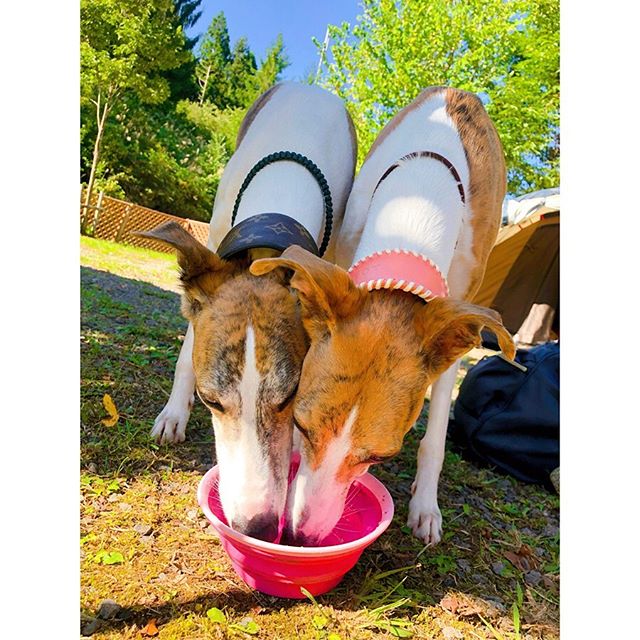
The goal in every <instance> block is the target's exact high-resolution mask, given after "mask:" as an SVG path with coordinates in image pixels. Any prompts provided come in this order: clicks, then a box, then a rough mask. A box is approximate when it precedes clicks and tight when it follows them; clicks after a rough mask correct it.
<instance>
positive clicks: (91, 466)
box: [87, 462, 98, 473]
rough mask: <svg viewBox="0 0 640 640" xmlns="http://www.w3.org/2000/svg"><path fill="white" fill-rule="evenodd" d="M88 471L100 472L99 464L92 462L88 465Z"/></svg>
mask: <svg viewBox="0 0 640 640" xmlns="http://www.w3.org/2000/svg"><path fill="white" fill-rule="evenodd" d="M87 471H88V472H89V473H98V465H97V464H96V463H95V462H90V463H89V464H88V465H87Z"/></svg>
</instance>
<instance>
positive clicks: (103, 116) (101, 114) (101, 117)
mask: <svg viewBox="0 0 640 640" xmlns="http://www.w3.org/2000/svg"><path fill="white" fill-rule="evenodd" d="M110 108H111V105H110V104H109V102H108V101H105V104H104V107H103V108H102V111H100V96H99V95H98V101H97V102H96V114H97V122H98V133H97V134H96V142H95V144H94V145H93V159H92V161H91V173H90V174H89V182H88V183H87V193H86V196H85V200H84V214H83V216H82V219H83V220H84V219H85V217H86V215H87V213H88V211H89V206H90V205H91V194H92V192H93V183H94V182H95V179H96V169H97V167H98V160H99V159H100V145H101V143H102V134H103V133H104V124H105V122H106V120H107V114H108V113H109V109H110Z"/></svg>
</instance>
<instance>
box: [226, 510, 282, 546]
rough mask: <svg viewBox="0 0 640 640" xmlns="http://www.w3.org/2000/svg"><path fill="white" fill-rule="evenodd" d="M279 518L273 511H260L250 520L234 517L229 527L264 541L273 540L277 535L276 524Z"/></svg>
mask: <svg viewBox="0 0 640 640" xmlns="http://www.w3.org/2000/svg"><path fill="white" fill-rule="evenodd" d="M279 523H280V519H279V518H278V516H277V515H276V514H275V513H262V514H260V515H258V516H254V517H253V518H251V519H250V520H247V519H246V518H236V519H235V520H233V522H232V523H231V528H232V529H235V530H236V531H239V532H240V533H244V534H245V535H246V536H251V537H252V538H258V539H259V540H264V541H265V542H273V541H274V540H275V539H276V538H277V537H278V525H279Z"/></svg>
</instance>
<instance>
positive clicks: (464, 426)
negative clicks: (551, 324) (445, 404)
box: [449, 342, 560, 489]
mask: <svg viewBox="0 0 640 640" xmlns="http://www.w3.org/2000/svg"><path fill="white" fill-rule="evenodd" d="M516 362H518V363H519V364H521V365H523V366H524V367H526V368H527V370H526V371H522V370H520V369H519V368H517V367H515V366H514V365H513V364H511V363H509V362H508V361H506V360H504V359H503V358H501V357H500V356H491V357H486V358H483V359H482V360H481V361H480V362H478V364H476V365H475V366H474V367H472V368H471V369H470V370H469V371H468V372H467V375H466V377H465V378H464V380H463V382H462V385H461V387H460V393H459V395H458V398H457V400H456V402H455V406H454V411H453V414H454V419H453V420H452V421H451V422H450V424H449V436H450V438H451V440H452V441H453V443H454V445H455V448H456V449H457V450H458V451H459V452H460V453H461V455H462V456H463V457H464V458H467V459H470V460H473V461H475V462H479V463H481V464H485V465H486V464H488V465H492V466H494V467H496V468H497V469H498V470H499V471H502V472H503V473H508V474H509V475H512V476H514V477H515V478H518V480H522V481H523V482H530V483H535V484H544V485H545V486H547V487H548V488H550V489H553V485H552V484H551V481H550V479H549V474H550V473H551V471H553V470H554V469H555V468H556V467H559V466H560V346H559V344H558V343H557V342H548V343H546V344H543V345H540V346H538V347H534V348H533V349H528V350H525V349H521V350H518V352H517V354H516Z"/></svg>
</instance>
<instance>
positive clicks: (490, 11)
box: [316, 0, 559, 193]
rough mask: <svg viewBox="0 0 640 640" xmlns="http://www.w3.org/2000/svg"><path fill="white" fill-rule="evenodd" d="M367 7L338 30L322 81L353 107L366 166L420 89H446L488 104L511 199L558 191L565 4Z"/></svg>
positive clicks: (483, 0) (381, 0)
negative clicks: (538, 191)
mask: <svg viewBox="0 0 640 640" xmlns="http://www.w3.org/2000/svg"><path fill="white" fill-rule="evenodd" d="M362 8H363V13H362V15H361V16H360V17H359V18H358V21H357V22H356V23H355V24H354V25H350V24H348V23H343V24H342V25H340V26H335V25H330V26H329V36H330V41H331V44H330V46H329V51H328V53H327V56H326V57H324V58H323V61H322V75H321V79H320V83H321V84H322V85H324V86H326V87H327V88H329V89H331V90H333V91H334V92H335V93H337V94H338V95H339V96H341V97H342V98H343V99H345V100H346V102H347V104H348V107H349V110H350V112H351V114H352V116H353V118H354V122H355V126H356V129H357V132H358V139H359V145H358V146H359V160H360V161H362V159H363V157H364V155H365V154H366V152H367V151H368V149H369V147H370V146H371V144H372V143H373V140H374V138H375V136H376V135H377V134H378V132H379V131H380V129H381V128H382V127H383V126H384V125H385V123H386V122H387V121H388V120H389V119H390V118H391V117H392V116H393V115H394V114H395V113H397V112H398V110H399V109H401V108H402V107H404V106H405V105H406V104H408V103H409V102H410V101H411V100H413V98H415V97H416V96H417V95H418V93H419V92H420V90H421V89H423V88H424V87H427V86H432V85H447V86H453V87H458V88H460V89H466V90H468V91H473V92H475V93H477V94H479V95H480V97H481V98H482V99H483V101H485V103H486V108H487V111H488V113H489V115H490V116H491V117H492V119H493V121H494V123H495V125H496V128H497V129H498V132H499V134H500V137H501V139H502V142H503V146H504V149H505V155H506V159H507V166H508V169H509V189H510V191H511V192H514V193H517V192H521V191H525V190H530V189H538V188H544V187H548V186H555V185H557V183H558V178H559V149H558V141H559V134H558V131H559V128H558V127H559V5H558V0H535V1H534V0H464V1H458V2H451V1H450V0H362ZM316 46H317V47H318V49H319V50H321V44H320V43H319V42H316Z"/></svg>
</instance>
